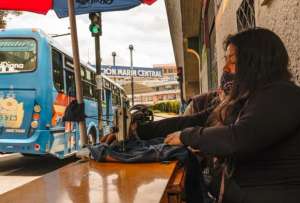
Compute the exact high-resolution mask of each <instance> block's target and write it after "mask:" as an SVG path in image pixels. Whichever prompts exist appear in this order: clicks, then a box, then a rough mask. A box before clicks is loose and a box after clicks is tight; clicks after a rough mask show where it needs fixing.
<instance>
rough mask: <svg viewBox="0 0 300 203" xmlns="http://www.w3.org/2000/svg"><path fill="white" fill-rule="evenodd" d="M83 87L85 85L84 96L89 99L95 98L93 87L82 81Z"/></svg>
mask: <svg viewBox="0 0 300 203" xmlns="http://www.w3.org/2000/svg"><path fill="white" fill-rule="evenodd" d="M82 85H83V96H84V97H87V98H95V92H94V90H93V85H92V84H90V83H89V82H86V81H82Z"/></svg>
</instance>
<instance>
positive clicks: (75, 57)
mask: <svg viewBox="0 0 300 203" xmlns="http://www.w3.org/2000/svg"><path fill="white" fill-rule="evenodd" d="M68 7H69V9H68V12H69V20H70V28H71V39H72V51H73V63H74V73H75V85H76V99H77V101H78V103H79V104H82V103H83V97H82V88H81V75H80V61H79V50H78V37H77V27H76V18H75V6H74V0H68ZM79 132H80V144H81V146H84V145H85V144H86V143H87V135H86V125H85V120H84V121H80V122H79Z"/></svg>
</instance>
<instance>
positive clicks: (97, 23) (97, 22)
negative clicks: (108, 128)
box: [89, 13, 103, 136]
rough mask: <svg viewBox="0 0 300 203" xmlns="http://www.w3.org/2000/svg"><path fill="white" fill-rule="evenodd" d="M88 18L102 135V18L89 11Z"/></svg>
mask: <svg viewBox="0 0 300 203" xmlns="http://www.w3.org/2000/svg"><path fill="white" fill-rule="evenodd" d="M89 18H90V20H91V24H90V27H89V29H90V31H91V33H92V36H93V37H94V38H95V59H96V77H97V83H100V84H99V85H98V84H97V89H98V91H97V92H96V97H97V103H98V130H99V134H100V135H101V136H102V135H103V122H102V114H103V112H102V78H101V50H100V36H101V35H102V29H101V26H102V25H101V24H102V19H101V13H90V14H89Z"/></svg>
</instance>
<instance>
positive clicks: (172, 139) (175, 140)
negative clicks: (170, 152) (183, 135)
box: [164, 131, 183, 145]
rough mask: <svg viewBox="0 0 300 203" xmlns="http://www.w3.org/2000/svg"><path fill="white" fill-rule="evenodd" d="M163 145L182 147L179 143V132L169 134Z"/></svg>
mask: <svg viewBox="0 0 300 203" xmlns="http://www.w3.org/2000/svg"><path fill="white" fill-rule="evenodd" d="M164 143H165V144H168V145H183V144H182V142H181V141H180V131H178V132H175V133H171V134H169V135H168V136H167V137H166V139H165V141H164Z"/></svg>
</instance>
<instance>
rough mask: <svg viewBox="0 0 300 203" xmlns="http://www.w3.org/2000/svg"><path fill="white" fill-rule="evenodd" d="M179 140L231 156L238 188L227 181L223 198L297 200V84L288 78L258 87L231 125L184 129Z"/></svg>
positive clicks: (299, 130)
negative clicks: (233, 188)
mask: <svg viewBox="0 0 300 203" xmlns="http://www.w3.org/2000/svg"><path fill="white" fill-rule="evenodd" d="M180 139H181V141H182V143H183V144H185V145H188V146H191V147H193V148H198V149H200V150H201V151H202V152H204V153H206V154H212V155H215V156H219V157H222V156H227V157H228V156H230V157H232V158H233V159H234V160H235V170H234V173H233V177H232V180H234V182H235V183H236V185H235V186H234V187H238V188H239V189H240V192H239V193H238V194H237V193H236V192H235V193H234V194H232V193H231V186H230V185H227V187H226V189H225V197H224V198H225V202H230V203H234V202H245V203H250V202H256V203H260V202H261V203H268V202H270V203H271V202H272V203H277V202H278V203H279V202H280V203H281V202H300V88H299V87H298V86H296V85H294V84H293V83H291V82H276V83H273V84H271V85H268V86H266V87H264V88H263V89H260V90H258V91H257V92H256V94H255V95H254V96H252V97H251V98H250V99H249V100H248V102H247V104H246V106H244V108H243V110H242V113H241V114H240V116H239V119H238V121H236V122H235V123H234V124H231V125H228V126H219V127H207V128H205V127H191V128H187V129H185V130H183V131H182V133H181V136H180ZM235 191H237V190H236V189H235Z"/></svg>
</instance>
